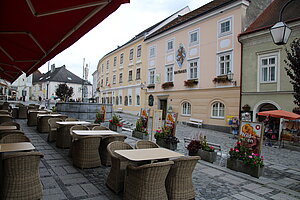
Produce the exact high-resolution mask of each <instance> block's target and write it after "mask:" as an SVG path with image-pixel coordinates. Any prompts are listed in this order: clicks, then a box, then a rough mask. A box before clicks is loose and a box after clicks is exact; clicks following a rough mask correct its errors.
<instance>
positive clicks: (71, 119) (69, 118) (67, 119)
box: [65, 117, 79, 122]
mask: <svg viewBox="0 0 300 200" xmlns="http://www.w3.org/2000/svg"><path fill="white" fill-rule="evenodd" d="M65 121H66V122H68V121H69V122H70V121H79V120H78V119H76V118H73V117H68V118H66V120H65Z"/></svg>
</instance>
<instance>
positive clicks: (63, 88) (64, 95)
mask: <svg viewBox="0 0 300 200" xmlns="http://www.w3.org/2000/svg"><path fill="white" fill-rule="evenodd" d="M55 94H56V96H58V97H59V98H60V99H61V100H62V101H64V102H66V101H67V100H68V99H69V98H70V97H71V96H72V95H73V88H72V87H68V85H67V84H65V83H63V84H59V85H58V88H57V89H56V91H55Z"/></svg>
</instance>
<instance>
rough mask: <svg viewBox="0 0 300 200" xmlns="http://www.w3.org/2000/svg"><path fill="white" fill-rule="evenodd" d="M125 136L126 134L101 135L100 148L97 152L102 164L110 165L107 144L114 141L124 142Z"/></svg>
mask: <svg viewBox="0 0 300 200" xmlns="http://www.w3.org/2000/svg"><path fill="white" fill-rule="evenodd" d="M126 138H127V136H126V135H110V136H106V137H102V140H101V144H100V148H99V154H100V158H101V163H102V165H105V166H110V165H111V159H110V153H109V152H108V151H107V145H108V144H109V143H111V142H114V141H121V142H124V140H125V139H126Z"/></svg>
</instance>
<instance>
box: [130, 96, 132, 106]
mask: <svg viewBox="0 0 300 200" xmlns="http://www.w3.org/2000/svg"><path fill="white" fill-rule="evenodd" d="M129 105H130V106H131V105H132V97H131V95H129Z"/></svg>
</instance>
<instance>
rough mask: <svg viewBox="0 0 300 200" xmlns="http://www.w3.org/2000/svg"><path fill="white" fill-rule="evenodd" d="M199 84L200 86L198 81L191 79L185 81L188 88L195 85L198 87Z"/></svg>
mask: <svg viewBox="0 0 300 200" xmlns="http://www.w3.org/2000/svg"><path fill="white" fill-rule="evenodd" d="M197 84H198V80H197V79H190V80H186V81H184V86H186V87H193V86H194V85H197Z"/></svg>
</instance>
